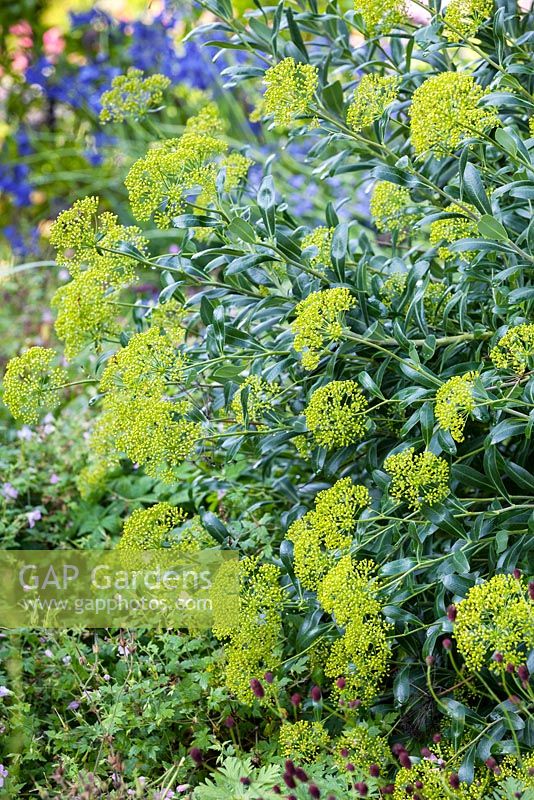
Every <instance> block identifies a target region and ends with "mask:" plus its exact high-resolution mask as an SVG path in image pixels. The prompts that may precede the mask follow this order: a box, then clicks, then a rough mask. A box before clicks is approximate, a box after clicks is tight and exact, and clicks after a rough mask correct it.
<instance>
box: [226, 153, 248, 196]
mask: <svg viewBox="0 0 534 800" xmlns="http://www.w3.org/2000/svg"><path fill="white" fill-rule="evenodd" d="M253 163H254V162H253V161H252V159H250V158H247V157H246V156H244V155H243V154H242V153H230V154H229V155H227V156H226V158H225V159H224V161H223V164H222V166H223V168H224V191H225V192H234V191H235V190H236V189H237V188H238V186H239V185H240V184H241V183H242V181H243V180H244V179H245V178H246V177H247V175H248V171H249V169H250V168H251V166H252V164H253Z"/></svg>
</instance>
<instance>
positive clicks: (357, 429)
mask: <svg viewBox="0 0 534 800" xmlns="http://www.w3.org/2000/svg"><path fill="white" fill-rule="evenodd" d="M367 408H368V402H367V400H366V399H365V397H364V395H363V392H362V391H361V389H360V387H359V386H358V384H357V383H356V381H331V383H328V384H327V385H326V386H321V387H320V388H319V389H316V390H315V392H314V393H313V394H312V396H311V398H310V402H309V403H308V405H307V407H306V410H305V412H304V415H305V417H306V425H307V426H308V430H309V431H310V432H311V433H312V435H313V438H314V439H315V441H316V443H317V444H318V445H319V446H320V447H326V448H327V449H328V450H331V449H333V448H336V447H347V446H348V445H350V444H354V443H355V442H357V441H358V440H359V439H361V438H362V437H363V436H364V434H365V430H366V423H367V417H366V412H367Z"/></svg>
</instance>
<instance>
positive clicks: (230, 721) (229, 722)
mask: <svg viewBox="0 0 534 800" xmlns="http://www.w3.org/2000/svg"><path fill="white" fill-rule="evenodd" d="M224 724H225V726H226V727H227V728H233V727H234V725H235V719H234V718H233V717H232V716H228V717H226V719H225V720H224Z"/></svg>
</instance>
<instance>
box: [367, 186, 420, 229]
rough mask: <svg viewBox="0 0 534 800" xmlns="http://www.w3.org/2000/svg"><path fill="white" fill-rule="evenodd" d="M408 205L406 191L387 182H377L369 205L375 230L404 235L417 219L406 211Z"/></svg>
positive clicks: (408, 199)
mask: <svg viewBox="0 0 534 800" xmlns="http://www.w3.org/2000/svg"><path fill="white" fill-rule="evenodd" d="M410 203H411V199H410V192H409V191H408V189H405V188H404V187H403V186H396V185H395V184H394V183H389V181H379V182H378V183H377V184H376V185H375V188H374V189H373V194H372V196H371V203H370V210H371V214H372V217H373V222H374V224H375V226H376V228H377V230H379V231H387V232H388V233H400V234H401V235H404V234H405V232H406V230H407V229H408V228H409V227H410V225H411V224H412V223H413V222H414V220H415V219H416V218H417V217H416V215H415V214H412V213H410V212H409V211H408V210H407V207H408V206H409V205H410Z"/></svg>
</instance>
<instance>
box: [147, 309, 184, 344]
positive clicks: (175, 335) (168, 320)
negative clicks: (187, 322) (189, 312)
mask: <svg viewBox="0 0 534 800" xmlns="http://www.w3.org/2000/svg"><path fill="white" fill-rule="evenodd" d="M185 314H186V312H185V309H184V307H183V305H182V304H181V303H179V302H178V300H175V299H174V297H171V298H170V299H169V300H167V301H166V302H165V303H160V304H159V305H158V306H156V307H155V308H153V309H151V311H150V324H151V327H152V328H158V329H159V330H160V331H162V332H163V333H164V334H165V335H166V336H168V337H169V339H170V341H171V342H172V343H173V345H175V346H178V345H180V344H182V342H183V341H184V339H185V328H184V324H183V322H184V317H185Z"/></svg>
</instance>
